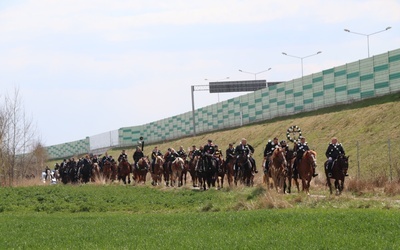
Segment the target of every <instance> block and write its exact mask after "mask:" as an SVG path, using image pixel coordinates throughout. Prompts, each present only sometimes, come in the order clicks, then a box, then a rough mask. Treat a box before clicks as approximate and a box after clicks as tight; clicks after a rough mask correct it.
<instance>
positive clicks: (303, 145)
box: [293, 137, 318, 177]
mask: <svg viewBox="0 0 400 250" xmlns="http://www.w3.org/2000/svg"><path fill="white" fill-rule="evenodd" d="M308 150H310V148H309V147H308V145H307V142H306V138H305V137H300V141H299V142H298V143H297V145H296V161H295V162H294V165H293V174H294V175H296V174H297V166H299V164H300V161H301V159H302V158H303V154H304V152H306V151H308ZM313 167H314V173H313V177H315V176H317V175H318V174H317V173H315V166H313Z"/></svg>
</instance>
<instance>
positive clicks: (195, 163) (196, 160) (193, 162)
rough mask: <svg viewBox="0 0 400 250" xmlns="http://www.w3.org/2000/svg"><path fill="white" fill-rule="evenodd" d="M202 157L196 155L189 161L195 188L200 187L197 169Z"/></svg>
mask: <svg viewBox="0 0 400 250" xmlns="http://www.w3.org/2000/svg"><path fill="white" fill-rule="evenodd" d="M199 160H200V156H198V155H196V156H194V157H193V159H191V160H190V161H189V173H190V177H191V178H192V184H193V187H198V186H199V179H198V176H197V171H196V170H197V168H198V164H199Z"/></svg>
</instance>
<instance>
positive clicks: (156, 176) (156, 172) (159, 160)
mask: <svg viewBox="0 0 400 250" xmlns="http://www.w3.org/2000/svg"><path fill="white" fill-rule="evenodd" d="M163 165H164V158H163V157H162V156H157V157H156V160H155V162H154V167H153V173H152V174H151V178H152V179H153V181H152V182H151V184H152V185H153V186H158V185H160V184H161V181H162V175H163V173H164V168H163Z"/></svg>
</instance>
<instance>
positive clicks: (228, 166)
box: [224, 157, 236, 186]
mask: <svg viewBox="0 0 400 250" xmlns="http://www.w3.org/2000/svg"><path fill="white" fill-rule="evenodd" d="M235 162H236V159H235V158H233V157H232V158H229V160H228V161H225V162H224V164H225V172H226V178H227V179H228V185H229V186H231V185H232V184H233V175H234V171H233V166H234V165H235Z"/></svg>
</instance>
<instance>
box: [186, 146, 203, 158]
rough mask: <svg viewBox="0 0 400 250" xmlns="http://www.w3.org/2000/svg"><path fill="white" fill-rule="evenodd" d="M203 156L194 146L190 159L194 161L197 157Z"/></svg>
mask: <svg viewBox="0 0 400 250" xmlns="http://www.w3.org/2000/svg"><path fill="white" fill-rule="evenodd" d="M198 155H201V151H200V150H198V149H197V148H196V145H193V146H192V150H190V151H189V155H188V157H189V159H190V160H193V159H194V157H195V156H198Z"/></svg>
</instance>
